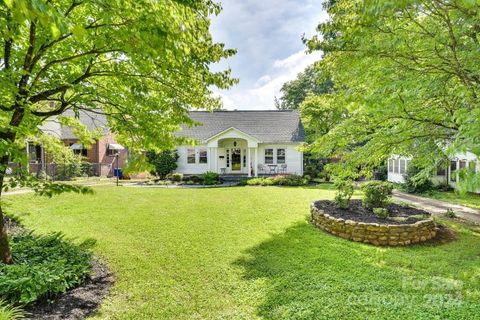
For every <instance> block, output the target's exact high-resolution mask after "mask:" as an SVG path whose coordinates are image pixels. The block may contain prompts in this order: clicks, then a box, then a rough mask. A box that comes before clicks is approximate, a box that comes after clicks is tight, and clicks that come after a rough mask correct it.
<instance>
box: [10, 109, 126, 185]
mask: <svg viewBox="0 0 480 320" xmlns="http://www.w3.org/2000/svg"><path fill="white" fill-rule="evenodd" d="M63 116H71V117H73V116H74V114H73V112H70V111H67V112H66V113H65V114H63ZM79 120H80V122H82V123H83V124H84V125H85V127H86V128H87V129H88V130H90V131H93V130H97V131H99V132H101V138H99V139H98V140H96V141H95V142H94V143H93V144H92V145H91V146H89V147H86V146H83V145H82V144H81V143H80V142H79V139H78V137H76V136H75V134H74V133H73V130H72V128H70V127H68V126H62V125H60V123H59V122H57V121H55V119H54V120H52V121H49V122H47V123H46V124H45V125H44V126H42V128H41V129H42V131H43V132H45V133H47V134H50V135H53V136H55V137H59V138H60V139H61V140H62V141H63V142H64V144H65V145H66V146H68V147H69V148H70V149H72V151H73V152H74V153H75V154H78V155H81V156H82V164H81V166H80V167H78V168H77V167H74V166H71V165H68V166H65V165H64V164H62V163H53V162H52V161H51V160H50V158H49V155H48V153H46V152H45V150H44V148H43V147H42V146H41V145H36V144H34V143H32V142H27V143H26V152H27V154H28V161H29V170H30V173H32V174H37V175H40V174H41V173H45V174H47V175H48V176H50V177H53V178H59V179H62V178H71V177H74V176H105V177H112V176H114V175H115V174H116V173H119V174H121V170H122V168H123V167H124V165H125V163H126V157H127V154H128V151H127V150H126V149H125V148H124V147H123V146H122V145H120V144H119V143H118V142H116V140H115V135H114V134H113V133H112V132H110V130H109V127H108V122H107V119H106V117H105V116H104V115H101V114H97V113H94V112H88V111H80V112H79ZM117 155H118V159H117ZM117 165H118V169H119V170H116V169H117ZM10 166H11V167H15V166H16V164H14V163H12V164H10Z"/></svg>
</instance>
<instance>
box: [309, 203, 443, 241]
mask: <svg viewBox="0 0 480 320" xmlns="http://www.w3.org/2000/svg"><path fill="white" fill-rule="evenodd" d="M321 202H322V201H318V202H313V203H312V205H311V210H310V212H311V214H312V217H311V221H312V223H313V224H314V225H315V226H317V227H318V228H320V229H322V230H325V231H327V232H329V233H331V234H334V235H336V236H339V237H341V238H344V239H348V240H353V241H357V242H363V243H370V244H373V245H376V246H404V245H409V244H413V243H420V242H424V241H427V240H429V239H431V238H433V237H435V236H436V234H437V227H436V225H435V222H434V221H433V220H432V219H431V218H424V219H422V220H418V221H415V222H413V223H391V221H389V220H385V222H384V223H371V222H361V221H354V220H351V219H344V218H341V217H334V216H332V215H330V214H328V213H327V212H325V211H327V210H325V209H323V208H321V206H319V204H320V203H321ZM425 213H426V212H425ZM426 214H427V213H426Z"/></svg>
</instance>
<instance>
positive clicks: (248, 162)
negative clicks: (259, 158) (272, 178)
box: [247, 147, 252, 177]
mask: <svg viewBox="0 0 480 320" xmlns="http://www.w3.org/2000/svg"><path fill="white" fill-rule="evenodd" d="M250 155H251V152H250V148H248V147H247V171H248V172H247V174H248V177H251V176H252V159H251V157H250Z"/></svg>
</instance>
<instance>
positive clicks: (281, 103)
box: [275, 64, 332, 110]
mask: <svg viewBox="0 0 480 320" xmlns="http://www.w3.org/2000/svg"><path fill="white" fill-rule="evenodd" d="M331 87H332V82H331V81H330V80H329V79H326V80H323V81H322V78H321V76H320V74H319V70H318V69H317V68H315V66H314V65H313V64H312V65H310V66H308V67H307V68H305V70H304V71H302V72H300V73H299V74H298V75H297V78H296V79H294V80H291V81H288V82H286V83H284V84H283V85H282V88H281V89H280V92H281V93H282V96H281V97H280V98H279V99H277V98H275V107H276V108H277V109H278V110H295V109H298V108H299V107H300V104H301V103H302V102H303V101H305V99H306V98H307V96H309V95H317V94H323V93H326V92H328V91H329V90H330V89H331Z"/></svg>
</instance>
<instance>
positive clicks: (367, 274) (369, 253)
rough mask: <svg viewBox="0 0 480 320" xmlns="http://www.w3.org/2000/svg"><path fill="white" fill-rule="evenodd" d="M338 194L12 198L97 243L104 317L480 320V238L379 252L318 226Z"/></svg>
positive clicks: (45, 227) (102, 191) (25, 212)
mask: <svg viewBox="0 0 480 320" xmlns="http://www.w3.org/2000/svg"><path fill="white" fill-rule="evenodd" d="M328 189H329V188H328V187H327V188H325V189H319V188H278V187H238V188H237V187H235V188H215V189H154V188H145V189H140V188H129V187H119V188H115V187H97V188H96V194H95V195H93V196H88V195H87V196H82V195H72V194H68V195H61V196H58V197H56V198H54V199H53V200H48V199H44V198H40V197H36V196H33V195H31V194H26V195H19V196H12V197H9V198H8V199H7V200H6V201H7V202H8V208H7V210H8V212H10V213H15V214H16V215H19V216H21V218H22V219H23V221H24V223H25V224H26V225H27V226H28V227H30V228H34V229H35V230H36V231H37V232H42V233H43V232H49V231H58V230H60V231H62V232H64V233H65V234H67V235H68V236H69V237H76V238H78V239H79V240H80V239H86V238H94V239H96V240H97V245H96V247H95V250H96V252H97V253H98V254H99V255H102V256H104V257H105V258H106V259H107V260H108V263H109V264H110V266H111V268H112V269H113V271H114V272H115V273H116V274H117V283H116V285H115V286H114V288H113V290H112V292H111V294H110V296H109V297H108V298H107V300H106V301H105V302H104V304H103V307H102V308H101V311H100V312H99V314H97V316H96V317H95V318H97V319H255V318H265V319H367V318H368V319H473V318H475V317H478V315H479V314H480V249H479V248H480V247H479V245H478V244H479V240H480V230H479V229H472V228H467V227H464V226H460V225H452V227H453V228H454V229H455V230H456V231H457V232H458V236H459V240H458V241H455V242H451V243H449V244H443V245H435V246H431V245H416V246H412V247H407V248H378V247H373V246H369V245H363V244H358V243H353V242H349V241H346V240H343V239H339V238H336V237H334V236H331V235H329V234H326V233H324V232H322V231H320V230H318V229H316V228H314V227H313V226H312V225H311V224H309V223H308V211H309V205H310V202H311V201H312V200H314V199H320V198H332V197H333V191H331V190H328Z"/></svg>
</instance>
